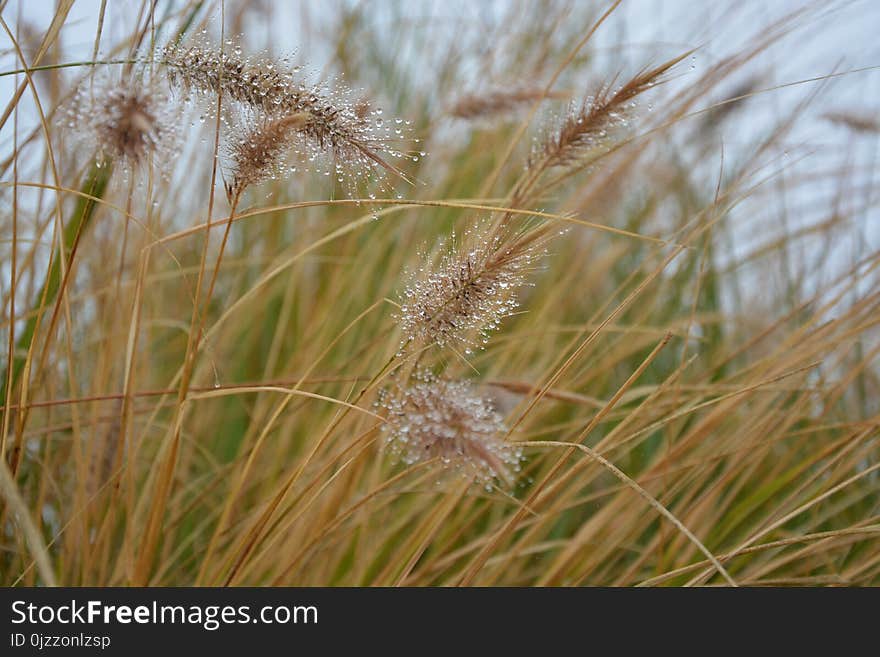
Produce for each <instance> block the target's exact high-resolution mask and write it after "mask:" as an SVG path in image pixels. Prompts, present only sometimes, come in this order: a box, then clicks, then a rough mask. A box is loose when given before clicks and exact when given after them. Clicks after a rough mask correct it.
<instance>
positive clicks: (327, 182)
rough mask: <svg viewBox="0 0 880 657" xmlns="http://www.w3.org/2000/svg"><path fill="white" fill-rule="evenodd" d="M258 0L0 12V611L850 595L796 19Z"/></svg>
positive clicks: (833, 73)
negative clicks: (337, 591) (376, 598)
mask: <svg viewBox="0 0 880 657" xmlns="http://www.w3.org/2000/svg"><path fill="white" fill-rule="evenodd" d="M13 4H14V3H13ZM37 4H39V3H37ZM160 4H161V3H160ZM283 4H284V3H256V2H249V1H247V0H242V1H240V2H232V1H227V2H225V3H221V5H217V4H216V3H204V2H196V1H195V0H193V1H190V0H180V1H179V2H175V3H170V4H169V5H168V8H167V10H166V8H164V5H162V7H161V10H160V8H159V6H158V5H157V7H154V8H153V9H154V10H155V12H153V10H151V9H150V8H149V7H146V6H145V7H146V8H145V10H144V12H143V15H141V16H140V17H138V16H135V15H131V16H129V15H125V14H124V13H123V10H121V9H120V8H117V7H116V6H115V5H114V4H113V3H108V4H107V7H106V8H105V9H106V12H107V16H105V20H104V23H99V22H96V21H95V20H94V17H93V16H92V15H91V14H90V15H89V16H88V17H87V18H82V19H81V17H80V16H79V15H78V14H76V11H78V10H76V9H71V8H70V7H67V5H65V4H63V3H62V5H59V7H60V8H59V9H58V10H57V11H55V12H54V13H52V12H50V11H49V10H48V9H46V8H45V7H41V6H37V7H31V6H30V5H27V4H22V5H21V8H20V10H19V8H18V7H13V5H12V4H9V5H8V6H4V8H3V11H2V19H3V20H2V27H4V28H5V30H4V35H5V38H6V40H7V44H6V46H5V48H4V50H3V53H4V54H3V65H2V70H0V80H2V84H3V89H4V91H5V93H6V102H5V103H4V107H5V110H4V112H3V113H2V115H0V145H2V152H0V172H2V183H0V194H2V202H3V205H4V208H5V212H3V213H2V215H0V225H2V231H3V232H2V234H3V240H2V241H0V253H2V258H0V262H2V267H0V270H2V285H0V303H2V307H3V319H2V321H0V341H2V344H3V353H4V358H3V359H2V367H0V377H2V382H0V390H2V399H0V406H2V418H0V455H2V458H0V529H2V543H3V549H2V551H0V580H2V582H3V584H5V585H52V584H63V585H90V586H110V585H121V586H128V585H147V584H149V585H184V586H187V585H352V586H372V585H376V586H385V585H389V586H398V585H406V586H447V585H452V586H458V585H485V586H493V585H515V586H534V585H552V586H574V585H614V586H636V585H639V586H653V585H672V586H684V585H724V586H734V585H746V586H762V585H809V586H816V585H856V586H859V585H877V584H880V550H878V547H880V543H878V540H880V401H878V400H880V376H878V356H880V340H878V336H880V333H878V326H880V285H878V282H880V278H878V275H880V252H878V250H877V247H876V245H877V239H876V238H877V234H876V229H875V226H874V224H876V221H874V220H875V219H876V217H877V207H876V203H877V194H876V157H875V154H876V153H875V150H876V145H877V139H878V131H877V129H876V120H874V118H873V117H874V116H875V115H876V107H871V106H869V100H870V99H863V101H864V102H863V106H859V105H858V103H857V102H855V100H853V94H852V90H853V89H856V88H861V85H864V84H868V83H869V82H872V81H873V82H874V83H876V80H877V78H876V72H875V71H874V69H873V68H871V67H867V66H866V67H861V66H848V65H846V64H844V65H839V66H838V67H837V68H834V64H833V63H829V64H828V66H827V67H825V68H822V66H824V65H823V64H821V63H820V64H816V67H813V65H812V64H810V63H808V62H801V61H800V60H799V62H800V64H799V65H801V66H802V67H806V68H801V69H797V71H795V72H792V71H790V70H789V69H787V68H785V66H784V65H785V63H786V62H788V60H790V59H791V58H790V57H788V58H786V57H780V53H786V52H788V50H787V49H790V48H791V47H792V44H793V43H801V42H802V41H801V40H803V39H804V38H807V37H806V36H805V35H809V34H810V33H811V30H813V29H814V28H815V26H816V25H820V24H822V21H825V20H830V18H829V14H826V13H824V11H823V8H822V6H821V5H820V4H819V3H817V4H816V5H815V6H809V7H805V8H803V9H802V10H801V11H798V12H795V13H792V14H790V15H784V16H779V17H778V19H776V18H774V19H770V18H767V19H766V20H762V22H756V21H754V20H753V17H752V18H750V16H751V14H748V12H747V11H746V10H745V9H740V8H738V7H739V4H738V3H730V5H729V7H726V10H725V13H724V16H725V18H724V20H723V21H709V22H708V23H706V24H703V23H702V22H699V21H696V20H694V19H693V18H691V19H687V17H686V16H683V17H682V22H681V23H680V24H677V25H678V27H676V29H678V30H680V31H679V32H677V34H676V35H675V38H671V37H670V36H669V35H668V34H666V35H665V37H664V38H663V39H659V38H656V39H653V40H651V39H642V40H638V39H629V38H626V35H627V34H628V32H627V30H629V29H632V30H636V32H634V34H645V29H646V28H645V21H648V22H650V21H651V20H653V19H652V17H650V16H645V15H641V14H637V15H634V14H633V13H632V12H629V13H627V12H628V9H627V6H626V3H620V2H612V3H600V2H596V3H581V2H576V3H575V2H572V3H569V2H564V1H561V0H560V1H557V0H547V1H546V2H541V3H535V2H519V1H518V0H512V1H511V2H509V3H501V4H499V5H497V6H495V7H494V9H493V10H492V12H489V13H488V14H487V15H486V16H485V17H484V18H485V20H484V21H473V20H471V19H469V15H468V14H467V10H466V8H464V6H465V5H466V4H467V3H463V4H462V5H461V6H462V7H463V8H462V11H461V12H452V14H443V15H440V14H436V13H435V12H434V10H432V9H430V8H426V7H420V6H414V5H411V3H382V2H379V3H372V4H368V5H363V6H362V5H360V4H358V3H341V4H338V5H333V7H332V8H327V7H325V6H324V4H323V3H314V4H315V8H316V9H315V11H314V12H302V13H301V14H298V15H297V16H298V17H297V18H296V19H295V20H294V19H293V18H292V17H291V15H290V14H289V8H286V7H284V6H283ZM415 4H416V5H417V4H418V3H415ZM673 4H675V3H673ZM746 4H748V3H746ZM319 5H320V6H321V9H320V10H318V6H319ZM310 6H311V5H310ZM41 12H42V13H41ZM95 15H97V12H95ZM845 15H846V11H845V10H844V9H841V13H839V14H833V16H835V17H837V18H834V20H843V19H842V18H840V17H841V16H845ZM102 16H103V12H102ZM450 16H451V17H450ZM739 19H742V20H739ZM738 20H739V22H737V21H738ZM102 25H106V26H109V25H113V26H114V27H113V29H108V28H107V27H102ZM279 25H285V26H294V25H295V26H298V27H297V28H296V29H294V28H292V27H291V28H290V33H286V32H285V33H284V34H281V32H279V29H280V28H277V29H276V28H275V27H273V26H279ZM35 26H36V27H35ZM734 26H736V29H737V30H738V32H737V34H736V36H737V38H736V39H732V38H730V37H731V34H730V30H733V29H734ZM121 27H124V28H125V29H124V30H123V29H121ZM649 27H650V26H649ZM625 28H626V29H625ZM853 29H855V28H853ZM35 30H36V31H35ZM40 30H42V32H40ZM638 30H641V31H640V32H639V31H638ZM35 34H37V35H38V38H36V40H35V39H34V35H35ZM651 34H655V35H656V34H658V33H657V32H652V33H651ZM28 35H30V36H28ZM636 41H638V44H639V45H638V47H636V46H635V45H634V44H635V43H636ZM829 43H830V44H831V46H832V47H833V49H837V50H842V51H844V54H846V53H849V52H850V50H853V49H854V47H855V46H854V45H853V44H843V43H838V42H829ZM83 44H85V46H84V45H83ZM671 44H676V45H671ZM275 47H277V48H278V49H286V52H287V53H288V54H285V53H284V52H278V51H275V50H271V49H269V48H275ZM853 52H855V51H854V50H853ZM289 53H292V54H289ZM832 59H833V60H834V62H837V61H839V60H841V57H838V56H835V57H833V58H832ZM844 59H845V58H844ZM817 67H818V68H817Z"/></svg>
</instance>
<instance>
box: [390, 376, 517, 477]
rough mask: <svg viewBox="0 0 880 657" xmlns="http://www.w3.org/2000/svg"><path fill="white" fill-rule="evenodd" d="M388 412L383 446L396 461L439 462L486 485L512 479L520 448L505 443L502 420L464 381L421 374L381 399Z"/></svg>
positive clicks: (412, 462) (490, 405)
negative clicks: (498, 480) (437, 460)
mask: <svg viewBox="0 0 880 657" xmlns="http://www.w3.org/2000/svg"><path fill="white" fill-rule="evenodd" d="M379 404H380V406H382V407H383V408H385V410H386V411H387V422H386V424H385V425H383V429H382V430H383V432H384V434H385V439H386V444H387V445H388V447H389V449H390V450H391V451H392V453H394V454H395V455H396V456H397V458H399V459H400V460H401V461H402V462H404V463H406V464H408V465H412V464H414V463H419V462H422V461H427V460H430V459H434V458H439V459H440V461H441V463H442V464H443V465H444V466H445V467H447V468H449V469H451V470H454V471H456V472H458V473H461V474H463V475H465V476H466V477H472V478H473V479H474V480H476V481H478V482H482V483H484V484H486V485H491V483H492V482H493V480H495V479H501V480H504V481H506V482H510V481H511V480H512V474H511V473H512V472H516V471H518V470H519V464H520V462H521V461H522V450H521V449H519V448H517V446H516V445H515V444H514V443H510V442H507V441H505V440H504V435H505V432H506V430H505V426H504V421H503V418H502V417H501V416H500V415H499V414H498V413H497V412H496V411H495V408H494V405H493V404H492V402H491V401H490V400H488V399H485V398H483V397H480V396H478V395H477V394H476V393H475V391H474V389H473V387H472V385H471V384H470V383H469V382H468V381H452V380H446V379H441V378H438V377H436V376H434V375H433V374H431V373H430V372H426V371H422V372H419V373H417V375H416V376H415V377H414V381H413V383H412V385H410V386H409V387H407V388H405V389H401V390H398V391H396V392H395V393H388V392H387V391H386V393H385V394H383V395H381V396H380V401H379Z"/></svg>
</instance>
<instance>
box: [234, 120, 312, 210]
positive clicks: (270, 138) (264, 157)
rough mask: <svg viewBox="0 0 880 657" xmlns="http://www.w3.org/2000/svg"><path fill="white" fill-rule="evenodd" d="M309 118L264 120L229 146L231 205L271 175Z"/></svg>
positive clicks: (307, 123)
mask: <svg viewBox="0 0 880 657" xmlns="http://www.w3.org/2000/svg"><path fill="white" fill-rule="evenodd" d="M311 118H312V117H311V115H310V114H308V113H307V112H296V113H294V114H288V115H286V116H282V117H279V118H269V119H264V120H262V121H259V122H258V123H257V126H256V128H254V129H252V130H251V131H250V132H248V133H247V134H245V135H244V136H242V137H241V138H240V139H238V140H237V141H235V142H234V143H233V144H232V145H231V146H230V151H231V156H232V162H233V164H232V167H233V168H232V176H231V177H232V180H231V182H229V183H227V184H226V195H227V198H228V200H229V202H230V203H232V202H233V199H236V198H238V197H239V196H241V194H242V193H243V192H244V190H245V189H246V188H248V187H250V186H251V185H255V184H257V183H260V182H262V181H263V180H265V179H266V178H268V177H271V176H272V175H273V174H274V172H275V171H276V170H277V168H278V166H279V165H280V164H281V162H282V158H283V157H284V153H285V151H286V150H287V149H288V148H289V147H290V144H291V142H292V140H293V138H294V137H295V135H296V134H297V133H298V132H300V131H302V130H304V129H305V128H306V127H307V126H308V125H309V122H310V121H311Z"/></svg>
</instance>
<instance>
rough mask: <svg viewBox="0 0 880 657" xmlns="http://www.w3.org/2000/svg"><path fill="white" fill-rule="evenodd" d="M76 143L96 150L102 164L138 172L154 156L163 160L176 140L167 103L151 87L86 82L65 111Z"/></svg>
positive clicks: (174, 120)
mask: <svg viewBox="0 0 880 657" xmlns="http://www.w3.org/2000/svg"><path fill="white" fill-rule="evenodd" d="M64 120H66V121H67V125H68V127H69V128H70V129H71V130H72V131H74V132H75V135H76V137H77V140H78V145H81V146H83V147H93V148H96V158H97V160H98V161H99V162H101V163H103V162H110V161H112V162H119V163H122V164H123V166H124V167H128V168H136V167H138V166H140V165H142V164H143V163H144V162H145V161H146V160H147V159H148V157H150V156H153V157H157V158H159V159H163V158H164V157H167V156H168V155H170V153H171V152H173V150H174V145H175V144H176V143H177V141H178V136H179V133H178V128H177V123H178V122H177V116H176V112H175V111H174V109H173V106H172V104H171V103H170V102H169V99H168V97H167V96H165V95H164V94H162V93H160V92H159V91H158V90H157V89H155V88H154V87H153V86H152V85H151V84H149V83H146V84H145V83H141V82H139V81H131V82H127V83H116V84H112V83H105V82H96V83H94V84H84V85H83V86H82V88H81V89H80V90H79V91H78V92H77V93H76V94H75V96H74V99H73V102H72V103H71V104H70V106H69V107H68V108H67V110H66V111H65V113H64Z"/></svg>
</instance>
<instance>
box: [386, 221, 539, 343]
mask: <svg viewBox="0 0 880 657" xmlns="http://www.w3.org/2000/svg"><path fill="white" fill-rule="evenodd" d="M536 237H537V236H529V235H524V236H520V237H519V238H516V239H513V240H506V239H504V238H503V237H502V236H500V235H493V236H490V237H487V236H484V235H480V234H468V235H466V236H465V244H464V245H461V246H457V247H453V248H452V249H449V250H447V252H446V253H444V255H443V256H442V258H441V260H440V263H439V265H438V266H437V267H435V268H431V267H427V266H423V267H422V268H420V269H419V270H418V271H417V272H415V273H414V275H412V277H411V279H410V282H409V285H408V286H407V287H406V289H405V290H404V292H403V300H402V303H401V309H400V312H399V316H398V322H399V325H400V328H401V331H402V333H403V340H404V341H414V342H417V343H426V342H427V343H430V342H433V343H436V344H438V345H439V346H441V347H442V346H445V345H447V344H449V345H456V344H458V345H464V346H465V348H466V350H467V353H469V352H470V350H471V348H473V347H475V346H481V345H482V344H484V343H485V342H486V341H487V340H488V334H489V332H491V331H492V330H494V329H497V328H498V326H499V325H500V323H501V320H502V319H504V318H505V317H507V316H508V315H510V314H512V313H513V312H515V311H516V309H517V307H518V306H519V302H518V300H517V289H518V288H520V287H522V286H523V285H524V284H525V283H526V279H527V276H528V274H529V273H530V272H531V271H532V270H533V269H534V267H535V263H536V260H537V259H538V258H539V257H540V256H541V255H542V254H543V253H544V247H543V240H542V239H536ZM453 238H454V236H453Z"/></svg>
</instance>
